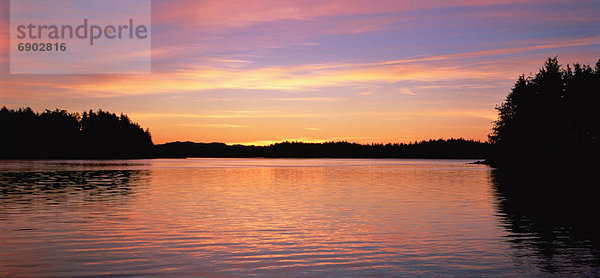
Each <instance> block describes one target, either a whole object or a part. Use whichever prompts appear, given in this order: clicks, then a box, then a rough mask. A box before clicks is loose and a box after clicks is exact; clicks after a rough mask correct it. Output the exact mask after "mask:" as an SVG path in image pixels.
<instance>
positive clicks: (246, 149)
mask: <svg viewBox="0 0 600 278" xmlns="http://www.w3.org/2000/svg"><path fill="white" fill-rule="evenodd" d="M488 148H489V144H487V143H482V142H479V141H474V140H465V139H449V140H443V139H439V140H429V141H421V142H418V143H417V142H415V143H409V144H357V143H349V142H326V143H302V142H282V143H277V144H272V145H269V146H244V145H232V146H230V145H226V144H222V143H209V144H206V143H192V142H173V143H166V144H162V145H157V146H156V155H157V156H158V157H273V158H285V157H297V158H457V159H458V158H484V157H485V156H486V155H487V151H488Z"/></svg>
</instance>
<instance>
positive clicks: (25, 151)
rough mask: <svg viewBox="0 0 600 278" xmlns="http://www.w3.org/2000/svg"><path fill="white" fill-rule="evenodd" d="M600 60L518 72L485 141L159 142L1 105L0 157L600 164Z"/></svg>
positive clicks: (120, 125)
mask: <svg viewBox="0 0 600 278" xmlns="http://www.w3.org/2000/svg"><path fill="white" fill-rule="evenodd" d="M599 89H600V60H599V61H598V62H597V63H596V65H595V68H592V67H590V66H589V65H581V64H578V63H576V64H573V66H570V65H567V66H566V67H564V68H563V67H562V66H561V65H560V64H559V63H558V59H557V58H556V57H553V58H548V59H547V60H546V62H545V64H544V66H543V67H542V68H541V69H540V70H539V72H538V73H537V74H535V75H534V76H529V77H525V75H521V76H520V77H519V78H518V80H517V81H516V82H515V85H514V87H513V88H512V90H511V92H510V93H509V94H508V96H507V97H506V100H505V101H504V102H503V103H502V104H501V105H499V106H498V107H497V110H498V120H497V121H495V122H493V127H492V133H491V134H490V135H489V141H488V142H480V141H475V140H467V139H463V138H459V139H453V138H452V139H437V140H425V141H420V142H413V143H408V144H407V143H395V144H392V143H388V144H358V143H351V142H345V141H341V142H324V143H303V142H281V143H276V144H272V145H269V146H246V145H227V144H224V143H194V142H171V143H166V144H160V145H154V144H153V142H152V138H151V135H150V132H149V130H148V129H143V128H142V127H141V126H140V125H138V124H137V123H134V122H132V121H131V120H130V119H129V117H128V116H127V115H125V114H120V115H117V114H114V113H110V112H107V111H103V110H97V111H93V110H90V111H86V112H83V113H77V112H68V111H65V110H59V109H56V110H46V111H44V112H42V113H37V112H34V111H33V110H32V109H31V108H29V107H27V108H19V109H8V108H7V107H3V108H2V109H0V129H1V130H2V134H3V135H2V136H0V158H20V159H23V158H29V159H34V158H61V159H82V158H95V159H97V158H100V159H109V158H181V157H277V158H288V157H289V158H293V157H298V158H456V159H458V158H470V159H485V163H487V164H490V165H492V166H494V167H501V168H523V167H524V166H531V165H540V166H544V167H546V166H548V167H559V168H561V169H566V168H585V169H586V170H590V169H597V168H599V162H598V157H599V156H600V90H599Z"/></svg>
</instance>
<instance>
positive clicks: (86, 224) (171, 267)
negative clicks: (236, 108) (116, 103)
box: [0, 159, 600, 277]
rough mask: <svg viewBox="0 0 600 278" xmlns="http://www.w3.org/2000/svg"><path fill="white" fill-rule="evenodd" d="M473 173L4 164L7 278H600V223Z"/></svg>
mask: <svg viewBox="0 0 600 278" xmlns="http://www.w3.org/2000/svg"><path fill="white" fill-rule="evenodd" d="M468 162H469V161H452V160H369V159H355V160H353V159H336V160H329V159H186V160H128V161H127V160H120V161H0V276H2V277H13V276H14V277H22V276H43V277H68V276H76V277H82V276H104V275H107V276H109V275H114V276H143V277H147V276H183V275H190V276H250V275H259V276H419V277H421V276H461V277H462V276H502V277H505V276H552V275H558V276H565V275H582V276H597V275H600V267H599V266H600V259H599V258H600V252H599V251H598V250H599V249H600V248H598V246H599V245H598V241H597V238H596V235H597V233H596V231H595V230H594V225H588V224H587V223H590V222H591V223H594V222H596V221H597V219H594V218H592V219H590V218H589V217H593V216H589V214H586V213H582V211H580V210H577V209H576V208H577V206H576V204H566V205H565V204H558V205H557V202H555V201H552V200H551V199H549V198H546V197H542V198H537V199H535V198H533V197H531V196H534V195H531V196H528V195H523V194H517V195H514V194H513V193H511V192H512V191H511V190H507V189H506V188H507V187H509V188H510V186H511V185H515V184H517V183H519V182H522V180H521V179H515V178H511V177H506V176H504V175H501V174H500V173H497V172H496V171H495V170H492V169H490V168H489V167H487V166H483V165H470V164H467V163H468ZM517 186H518V185H517ZM535 196H537V195H535ZM549 200H550V201H549ZM544 202H546V203H544ZM558 203H560V202H558ZM583 210H585V209H583ZM594 215H595V212H594ZM594 224H595V223H594Z"/></svg>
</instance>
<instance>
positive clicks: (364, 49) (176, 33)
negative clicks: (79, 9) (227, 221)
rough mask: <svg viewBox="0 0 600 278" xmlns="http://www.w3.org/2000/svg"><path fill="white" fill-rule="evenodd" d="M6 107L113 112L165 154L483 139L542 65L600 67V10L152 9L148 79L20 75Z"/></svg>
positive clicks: (264, 4)
mask: <svg viewBox="0 0 600 278" xmlns="http://www.w3.org/2000/svg"><path fill="white" fill-rule="evenodd" d="M8 3H9V2H8V1H7V0H0V21H1V22H0V27H1V28H0V63H1V64H2V73H0V106H2V105H5V106H7V107H9V108H18V107H25V106H30V107H32V108H33V109H34V110H36V111H43V110H44V109H54V108H60V109H66V110H69V111H80V112H81V111H83V110H89V109H98V108H101V109H103V110H108V111H111V112H116V113H121V112H122V113H125V114H128V115H129V116H130V117H131V118H132V119H133V121H135V122H138V123H139V124H140V125H142V126H143V127H147V128H149V129H150V132H151V133H152V136H153V140H154V143H164V142H169V141H196V142H225V143H242V144H269V143H272V142H277V141H284V140H300V141H308V142H314V141H330V140H335V141H339V140H347V141H352V142H360V143H370V142H377V143H380V142H383V143H387V142H409V141H415V140H423V139H429V138H450V137H463V138H468V139H479V140H486V139H487V134H488V133H489V132H490V128H491V122H492V121H493V120H495V119H496V111H495V110H494V107H495V106H496V105H498V104H499V103H500V102H501V101H502V100H503V99H504V97H505V96H506V94H507V93H508V92H509V91H510V88H511V86H512V84H513V83H514V81H515V80H516V79H517V77H518V76H519V75H521V74H526V75H529V74H530V73H534V72H536V71H537V70H538V69H539V68H540V67H541V66H542V64H543V62H544V60H545V59H546V58H548V57H550V56H558V58H559V61H560V62H561V64H563V65H564V64H566V63H574V62H580V63H584V64H595V62H596V61H597V60H598V59H599V58H600V1H597V0H589V1H586V0H581V1H579V0H569V1H564V0H563V1H553V0H532V1H523V0H520V1H514V0H498V1H492V0H487V1H486V0H458V1H427V0H422V1H404V0H396V1H377V0H366V1H363V0H347V1H342V0H318V1H313V0H303V1H286V0H252V1H221V0H215V1H212V0H211V1H201V0H187V1H186V0H182V1H168V0H164V1H152V73H151V74H148V75H125V74H121V75H11V74H9V72H8V66H7V64H8V59H9V54H8V47H9V42H8V33H9V27H8V22H9V11H8V7H9V6H8Z"/></svg>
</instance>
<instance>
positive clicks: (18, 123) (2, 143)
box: [0, 107, 154, 158]
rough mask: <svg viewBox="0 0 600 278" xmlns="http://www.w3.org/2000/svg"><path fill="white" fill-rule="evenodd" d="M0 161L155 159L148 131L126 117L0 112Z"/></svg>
mask: <svg viewBox="0 0 600 278" xmlns="http://www.w3.org/2000/svg"><path fill="white" fill-rule="evenodd" d="M0 130H2V136H0V158H141V157H152V156H153V155H154V145H153V143H152V139H151V136H150V132H149V131H148V130H143V129H142V128H141V127H140V126H139V125H138V124H136V123H133V122H131V120H130V119H129V118H128V117H127V116H126V115H121V116H117V115H116V114H113V113H109V112H105V111H102V110H98V111H97V112H95V111H91V110H90V111H89V112H84V113H83V114H79V113H69V112H67V111H65V110H58V109H56V110H54V111H50V110H46V111H45V112H43V113H41V114H39V113H35V112H33V111H32V110H31V108H29V107H27V108H19V109H17V110H9V109H7V108H6V107H3V108H2V109H0Z"/></svg>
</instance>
